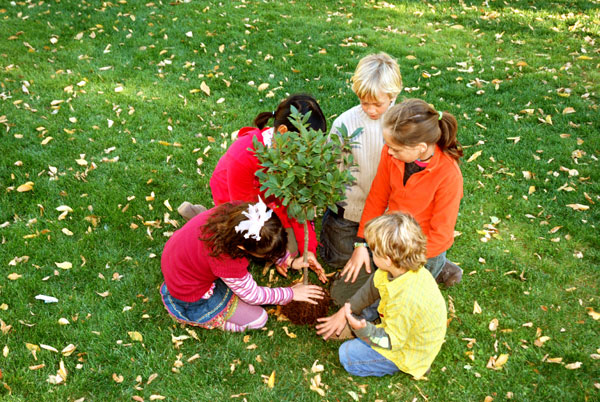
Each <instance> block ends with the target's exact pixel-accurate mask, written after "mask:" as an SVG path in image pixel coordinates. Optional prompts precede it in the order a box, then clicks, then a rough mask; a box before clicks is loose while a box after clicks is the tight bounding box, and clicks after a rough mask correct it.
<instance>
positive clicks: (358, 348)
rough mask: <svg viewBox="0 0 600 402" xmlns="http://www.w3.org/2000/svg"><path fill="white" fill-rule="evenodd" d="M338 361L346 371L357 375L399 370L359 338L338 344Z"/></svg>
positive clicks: (380, 375)
mask: <svg viewBox="0 0 600 402" xmlns="http://www.w3.org/2000/svg"><path fill="white" fill-rule="evenodd" d="M339 355H340V363H341V364H342V366H344V368H345V369H346V371H347V372H348V373H350V374H352V375H356V376H359V377H370V376H375V377H383V376H384V375H388V374H389V375H391V374H395V373H397V372H399V371H400V369H398V367H397V366H396V365H395V364H394V363H393V362H392V361H391V360H388V359H386V358H385V357H383V356H382V355H381V354H379V352H376V351H375V350H374V349H373V348H372V347H370V346H369V345H367V344H366V343H365V342H364V341H362V340H360V339H352V340H350V341H346V342H344V343H343V344H342V346H340V350H339Z"/></svg>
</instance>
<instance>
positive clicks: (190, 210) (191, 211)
mask: <svg viewBox="0 0 600 402" xmlns="http://www.w3.org/2000/svg"><path fill="white" fill-rule="evenodd" d="M204 211H206V207H205V206H204V205H200V204H196V205H194V204H192V203H191V202H188V201H184V202H182V203H181V205H180V206H179V208H177V212H179V215H181V216H182V217H183V219H185V220H186V221H189V220H190V219H192V218H193V217H194V216H196V215H198V214H199V213H202V212H204Z"/></svg>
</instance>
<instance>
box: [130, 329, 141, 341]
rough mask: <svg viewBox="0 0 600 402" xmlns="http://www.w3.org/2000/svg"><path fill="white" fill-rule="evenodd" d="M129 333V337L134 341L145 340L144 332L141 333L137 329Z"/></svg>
mask: <svg viewBox="0 0 600 402" xmlns="http://www.w3.org/2000/svg"><path fill="white" fill-rule="evenodd" d="M127 334H129V337H130V338H131V340H133V341H138V342H142V341H143V340H144V338H143V337H142V334H140V333H139V332H137V331H128V332H127Z"/></svg>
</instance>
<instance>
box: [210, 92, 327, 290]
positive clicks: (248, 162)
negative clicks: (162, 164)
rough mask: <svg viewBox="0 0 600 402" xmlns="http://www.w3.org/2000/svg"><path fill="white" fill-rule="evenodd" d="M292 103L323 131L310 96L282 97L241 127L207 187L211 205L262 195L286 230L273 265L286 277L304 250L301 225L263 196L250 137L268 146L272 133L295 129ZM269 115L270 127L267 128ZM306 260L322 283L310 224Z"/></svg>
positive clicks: (319, 113)
mask: <svg viewBox="0 0 600 402" xmlns="http://www.w3.org/2000/svg"><path fill="white" fill-rule="evenodd" d="M292 106H294V107H295V108H296V109H297V110H298V111H299V112H300V113H301V114H302V115H306V114H307V113H309V112H310V118H309V119H308V122H307V123H308V125H309V127H310V128H312V129H314V130H321V131H323V132H327V123H326V121H325V116H324V115H323V112H322V111H321V108H320V107H319V104H318V103H317V101H316V100H315V99H314V98H313V97H312V96H310V95H305V94H294V95H291V96H289V97H288V98H287V99H285V100H283V101H282V102H281V103H280V104H279V106H277V109H276V110H275V111H273V112H263V113H260V114H259V115H258V116H256V118H255V119H254V124H255V125H256V127H244V128H242V129H240V131H239V132H238V136H237V139H236V140H235V142H234V143H233V144H231V146H230V147H229V149H228V150H227V151H226V152H225V155H223V156H222V157H221V159H219V162H218V163H217V166H216V167H215V170H214V172H213V174H212V177H211V178H210V188H211V191H212V196H213V201H214V203H215V205H220V204H222V203H224V202H229V201H236V200H239V201H247V202H256V201H257V200H258V197H259V196H260V197H262V198H263V199H265V201H266V202H267V203H268V204H269V206H270V207H272V208H273V210H274V211H275V213H276V214H277V216H279V218H280V219H281V222H282V223H283V226H284V227H285V228H286V230H287V232H288V246H287V250H288V254H287V255H286V256H285V257H284V258H283V259H282V260H281V261H279V263H278V264H276V267H277V271H278V272H279V273H280V274H282V275H283V276H286V274H287V269H288V267H289V266H290V263H291V261H292V257H294V256H295V255H296V254H297V252H298V251H299V252H300V254H303V252H304V226H303V225H301V224H300V223H298V222H297V221H296V220H294V219H290V218H289V217H288V216H287V211H286V209H285V207H283V205H282V204H281V202H280V201H279V200H277V199H275V198H274V197H265V196H264V192H262V191H260V183H259V181H258V179H257V177H256V171H257V170H258V169H260V168H261V167H260V165H259V162H258V159H257V158H256V156H255V154H254V144H253V138H256V139H257V140H258V141H259V142H261V143H263V144H264V145H267V146H270V144H271V139H272V138H273V135H277V133H281V134H283V133H285V132H287V131H294V132H296V131H298V130H297V129H296V127H294V126H293V125H292V123H291V122H290V120H289V117H290V115H291V107H292ZM271 118H272V119H273V120H274V121H273V127H267V123H268V122H269V120H271ZM308 236H309V239H308V262H309V265H310V267H311V268H312V269H313V270H314V271H315V272H316V273H317V275H318V276H319V279H320V280H321V281H322V282H326V281H327V277H326V276H325V271H324V270H323V268H322V267H321V264H319V262H318V261H317V258H316V256H315V252H316V249H317V237H316V234H315V230H314V227H313V225H312V224H311V225H309V234H308Z"/></svg>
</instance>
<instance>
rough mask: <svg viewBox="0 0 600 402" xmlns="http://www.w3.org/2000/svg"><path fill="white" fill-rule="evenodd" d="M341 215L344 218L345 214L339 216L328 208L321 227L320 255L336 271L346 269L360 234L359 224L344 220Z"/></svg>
mask: <svg viewBox="0 0 600 402" xmlns="http://www.w3.org/2000/svg"><path fill="white" fill-rule="evenodd" d="M340 212H341V211H340ZM341 215H342V216H343V212H341V214H340V215H338V214H336V213H334V212H333V211H332V210H331V209H329V208H327V210H326V211H325V214H324V215H323V224H322V226H321V237H320V242H321V244H320V245H319V255H320V256H321V258H322V259H323V261H325V263H326V264H327V265H329V266H330V267H332V268H335V269H340V268H344V265H346V263H347V262H348V260H349V259H350V257H352V252H353V251H354V242H355V241H356V232H358V222H352V221H349V220H347V219H344V218H343V217H342V216H341Z"/></svg>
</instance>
